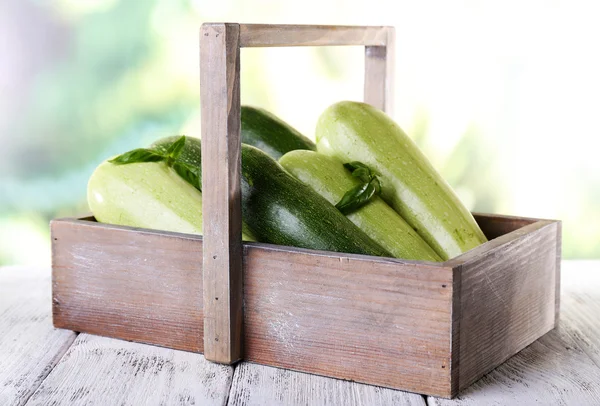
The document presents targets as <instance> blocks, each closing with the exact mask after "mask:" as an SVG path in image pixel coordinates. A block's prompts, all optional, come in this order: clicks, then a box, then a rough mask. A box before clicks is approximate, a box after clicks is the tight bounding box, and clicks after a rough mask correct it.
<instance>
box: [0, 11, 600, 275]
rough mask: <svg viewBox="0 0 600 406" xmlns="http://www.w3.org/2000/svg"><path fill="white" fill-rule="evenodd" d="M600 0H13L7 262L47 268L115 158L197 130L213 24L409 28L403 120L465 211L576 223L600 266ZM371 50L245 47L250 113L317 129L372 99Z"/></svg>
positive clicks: (4, 69) (401, 55)
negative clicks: (91, 186) (98, 174)
mask: <svg viewBox="0 0 600 406" xmlns="http://www.w3.org/2000/svg"><path fill="white" fill-rule="evenodd" d="M597 4H598V3H596V2H593V1H589V2H587V1H585V2H584V1H570V0H566V1H526V2H524V1H502V2H497V1H466V0H465V1H453V2H447V1H443V0H440V1H406V0H402V1H394V0H389V1H384V0H370V1H359V0H346V1H341V0H340V1H328V0H319V1H316V0H305V1H302V2H285V1H265V0H262V1H261V0H258V1H241V0H239V1H233V0H219V1H214V0H213V1H208V0H162V1H161V0H145V1H141V0H120V1H119V0H86V1H81V0H55V1H43V0H2V1H1V2H0V264H17V263H18V264H27V263H48V262H49V258H50V238H49V230H48V222H49V220H50V219H51V218H54V217H60V216H71V215H75V214H81V213H85V212H87V211H88V209H87V204H86V201H85V191H86V183H87V179H88V177H89V176H90V174H91V173H92V171H93V169H94V168H95V167H96V165H98V164H99V163H100V162H101V161H102V160H104V159H106V158H107V157H108V156H110V155H113V154H116V153H119V152H124V151H126V150H128V149H132V148H135V147H139V146H143V145H145V144H148V143H149V142H151V141H153V140H154V139H156V138H158V137H161V136H166V135H172V134H178V133H185V134H189V135H192V136H199V135H200V129H199V121H200V120H199V84H198V82H199V79H198V32H199V27H200V24H201V23H202V22H207V21H233V22H247V23H299V24H344V25H348V24H357V25H393V26H395V27H396V36H397V50H396V57H397V63H396V92H395V95H396V110H395V112H394V118H395V119H396V120H397V121H398V122H399V123H400V125H401V126H402V127H403V128H404V129H405V130H406V131H407V132H408V133H409V134H410V135H411V136H412V137H413V138H414V139H415V140H416V142H417V143H418V144H419V145H420V146H421V148H422V149H423V150H424V152H425V153H426V155H427V156H428V157H429V158H430V159H431V161H432V162H433V163H434V165H435V166H436V167H437V168H438V169H439V170H440V171H441V173H442V175H443V176H444V177H445V178H446V179H447V180H448V182H449V183H450V184H451V185H452V186H453V187H454V188H455V190H456V191H457V192H458V194H459V195H460V197H461V198H462V200H463V202H464V203H465V204H466V205H467V206H468V207H469V208H470V209H472V210H474V211H480V212H491V213H503V214H514V215H522V216H531V217H540V218H557V219H561V220H563V222H564V223H563V241H564V245H563V256H564V257H565V258H600V216H599V215H598V210H597V209H598V206H599V205H600V159H599V158H598V146H599V145H600V144H599V143H598V138H599V137H600V120H598V116H597V114H598V112H600V74H599V73H600V52H599V51H598V49H599V46H598V39H599V38H600V24H598V23H597V16H598V15H599V13H598V11H599V6H598V5H597ZM363 52H364V51H363V49H362V48H360V47H337V48H277V49H250V50H243V51H242V82H241V83H242V103H245V104H253V105H258V106H261V107H264V108H267V109H269V110H271V111H272V112H274V113H275V114H277V115H279V116H280V117H281V118H283V119H284V120H286V121H288V122H289V123H290V124H292V125H293V126H295V127H297V128H298V129H299V130H301V131H302V132H304V133H305V134H306V135H307V136H309V137H314V134H313V131H314V126H315V123H316V120H317V118H318V116H319V114H320V112H321V111H322V110H323V109H324V108H325V107H327V106H328V105H329V104H331V103H333V102H335V101H338V100H342V99H353V100H360V99H361V97H362V86H363V82H362V80H363V79H362V74H363Z"/></svg>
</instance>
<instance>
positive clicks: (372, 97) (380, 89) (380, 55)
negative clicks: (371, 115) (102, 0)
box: [364, 27, 396, 115]
mask: <svg viewBox="0 0 600 406" xmlns="http://www.w3.org/2000/svg"><path fill="white" fill-rule="evenodd" d="M386 33H387V40H386V45H385V46H367V47H365V80H364V82H365V89H364V101H365V103H368V104H370V105H372V106H374V107H377V108H378V109H380V110H383V111H385V112H386V113H388V114H390V115H391V114H393V111H394V74H395V70H394V69H395V67H394V66H395V65H394V62H395V47H396V41H395V37H396V33H395V30H394V28H393V27H386Z"/></svg>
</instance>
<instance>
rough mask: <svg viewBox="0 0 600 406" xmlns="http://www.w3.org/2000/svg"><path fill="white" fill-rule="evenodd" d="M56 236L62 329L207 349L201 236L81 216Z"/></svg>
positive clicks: (55, 229)
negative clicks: (204, 331) (101, 221)
mask: <svg viewBox="0 0 600 406" xmlns="http://www.w3.org/2000/svg"><path fill="white" fill-rule="evenodd" d="M51 234H52V245H53V255H52V267H53V298H54V300H53V314H54V325H55V326H56V327H60V328H66V329H71V330H75V331H85V332H87V333H91V334H100V335H106V336H112V337H118V338H122V339H125V340H134V341H138V342H145V343H151V344H158V345H163V346H168V347H172V348H178V349H185V350H188V351H199V352H201V351H202V350H203V342H202V337H203V323H202V244H199V243H198V240H197V238H198V237H196V236H193V235H185V234H176V233H168V232H152V231H149V230H147V231H143V230H136V229H133V228H122V227H117V226H110V225H107V224H98V223H94V222H90V221H79V222H78V221H75V220H56V221H53V222H52V224H51ZM48 305H49V303H48Z"/></svg>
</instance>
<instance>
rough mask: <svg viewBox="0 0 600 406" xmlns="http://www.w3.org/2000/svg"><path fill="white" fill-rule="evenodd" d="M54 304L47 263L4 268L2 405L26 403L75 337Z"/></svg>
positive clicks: (0, 279) (0, 276)
mask: <svg viewBox="0 0 600 406" xmlns="http://www.w3.org/2000/svg"><path fill="white" fill-rule="evenodd" d="M50 307H51V298H50V270H49V269H48V268H46V267H44V268H31V267H27V268H26V267H10V268H1V269H0V405H3V406H12V405H24V404H25V403H26V402H27V400H28V399H29V397H30V396H31V395H32V394H33V392H35V390H36V389H37V388H38V387H39V385H40V384H41V383H42V381H43V380H44V379H45V378H46V376H47V375H48V374H49V373H50V371H51V370H52V368H53V367H54V365H56V363H57V362H58V361H59V360H60V359H61V357H62V356H63V355H64V353H65V352H66V351H67V349H68V348H69V346H70V345H71V343H72V342H73V340H75V337H76V334H75V333H73V332H72V331H66V330H55V329H54V328H52V321H51V319H50Z"/></svg>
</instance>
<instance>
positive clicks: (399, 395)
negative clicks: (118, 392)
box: [228, 362, 425, 406]
mask: <svg viewBox="0 0 600 406" xmlns="http://www.w3.org/2000/svg"><path fill="white" fill-rule="evenodd" d="M228 404H229V406H262V405H287V406H306V405H310V406H320V405H331V406H337V405H344V406H359V405H364V406H375V405H390V406H392V405H394V406H425V400H424V398H423V397H422V396H421V395H417V394H414V393H407V392H401V391H396V390H392V389H385V388H380V387H378V386H371V385H364V384H359V383H355V382H349V381H342V380H338V379H331V378H325V377H322V376H317V375H311V374H304V373H301V372H294V371H289V370H286V369H280V368H272V367H266V366H263V365H257V364H252V363H249V362H244V363H242V364H240V365H238V366H237V367H236V368H235V374H234V377H233V384H232V386H231V392H230V394H229V403H228Z"/></svg>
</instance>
